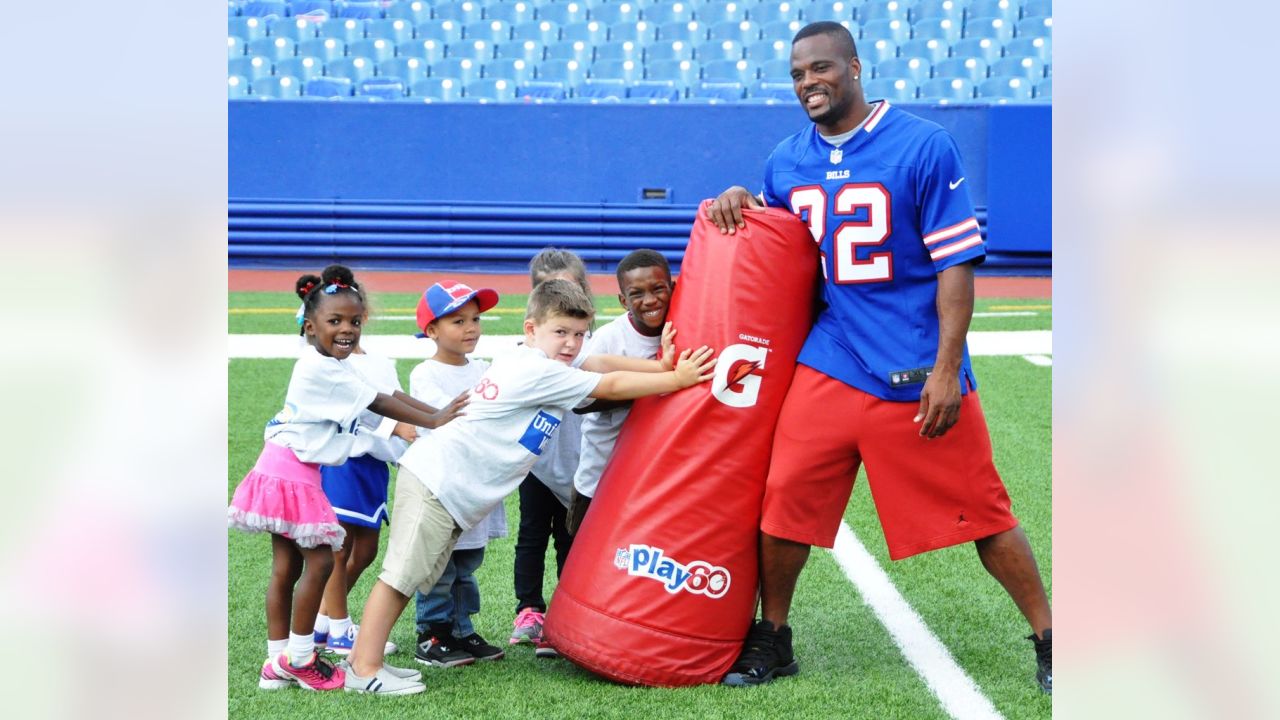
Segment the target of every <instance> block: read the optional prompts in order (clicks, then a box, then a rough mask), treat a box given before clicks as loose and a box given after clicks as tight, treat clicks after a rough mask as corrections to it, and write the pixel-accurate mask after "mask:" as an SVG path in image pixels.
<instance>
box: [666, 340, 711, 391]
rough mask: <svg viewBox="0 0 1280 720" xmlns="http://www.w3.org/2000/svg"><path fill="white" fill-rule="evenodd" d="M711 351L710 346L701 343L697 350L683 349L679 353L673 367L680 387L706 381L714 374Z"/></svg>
mask: <svg viewBox="0 0 1280 720" xmlns="http://www.w3.org/2000/svg"><path fill="white" fill-rule="evenodd" d="M713 352H714V351H713V350H712V349H711V348H709V347H707V346H706V345H703V346H702V347H700V348H698V349H697V350H685V351H684V352H682V353H680V360H679V362H677V363H676V368H675V371H676V380H677V381H678V382H679V383H680V387H682V388H687V387H691V386H693V385H697V384H698V383H700V382H706V381H707V380H710V379H711V377H712V376H713V375H715V372H714V370H715V367H716V359H715V358H714V357H712V354H713Z"/></svg>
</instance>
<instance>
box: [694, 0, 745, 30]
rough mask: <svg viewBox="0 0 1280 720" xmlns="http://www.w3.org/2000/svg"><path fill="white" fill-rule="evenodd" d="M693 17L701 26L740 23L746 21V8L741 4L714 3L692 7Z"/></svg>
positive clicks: (718, 1) (717, 0)
mask: <svg viewBox="0 0 1280 720" xmlns="http://www.w3.org/2000/svg"><path fill="white" fill-rule="evenodd" d="M693 17H694V18H695V19H696V20H697V21H698V22H700V23H702V24H703V25H707V26H710V25H714V24H716V23H719V22H741V21H743V20H746V19H747V6H746V4H745V3H742V2H732V1H731V2H722V1H720V0H716V1H714V2H709V3H704V4H702V5H694V7H693Z"/></svg>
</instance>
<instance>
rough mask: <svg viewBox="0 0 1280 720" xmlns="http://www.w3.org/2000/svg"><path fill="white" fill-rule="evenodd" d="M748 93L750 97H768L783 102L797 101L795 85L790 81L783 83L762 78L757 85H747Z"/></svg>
mask: <svg viewBox="0 0 1280 720" xmlns="http://www.w3.org/2000/svg"><path fill="white" fill-rule="evenodd" d="M747 95H748V96H750V97H768V98H773V99H775V100H781V101H783V102H795V101H796V89H795V86H794V85H792V84H791V83H789V82H785V83H781V82H771V81H769V80H761V81H760V82H758V83H756V84H755V85H749V86H747Z"/></svg>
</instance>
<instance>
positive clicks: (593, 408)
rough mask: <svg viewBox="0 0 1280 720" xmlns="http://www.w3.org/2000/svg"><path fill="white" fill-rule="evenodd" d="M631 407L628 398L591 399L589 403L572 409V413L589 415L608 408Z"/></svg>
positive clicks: (605, 410)
mask: <svg viewBox="0 0 1280 720" xmlns="http://www.w3.org/2000/svg"><path fill="white" fill-rule="evenodd" d="M624 407H631V401H630V400H599V399H596V400H593V401H592V402H591V404H589V405H584V406H582V407H576V408H574V409H573V414H574V415H590V414H591V413H600V412H607V411H609V410H617V409H618V408H624Z"/></svg>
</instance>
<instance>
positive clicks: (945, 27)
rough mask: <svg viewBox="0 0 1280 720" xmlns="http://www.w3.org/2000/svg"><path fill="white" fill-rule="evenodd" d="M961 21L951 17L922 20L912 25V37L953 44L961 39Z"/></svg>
mask: <svg viewBox="0 0 1280 720" xmlns="http://www.w3.org/2000/svg"><path fill="white" fill-rule="evenodd" d="M960 27H961V26H960V21H959V20H952V19H950V18H935V19H932V20H921V21H920V22H918V23H916V24H915V25H913V26H912V27H911V37H913V38H915V39H917V40H941V41H942V42H944V43H946V44H948V45H952V44H954V43H955V42H956V41H958V40H959V39H960Z"/></svg>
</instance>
